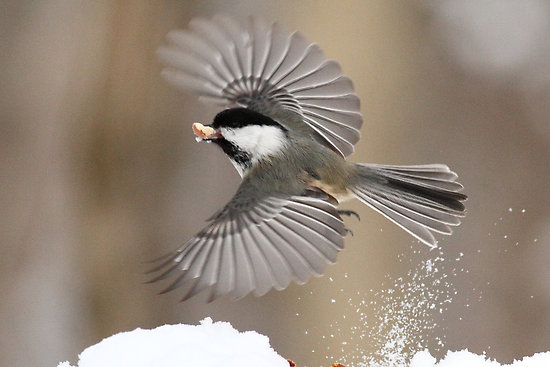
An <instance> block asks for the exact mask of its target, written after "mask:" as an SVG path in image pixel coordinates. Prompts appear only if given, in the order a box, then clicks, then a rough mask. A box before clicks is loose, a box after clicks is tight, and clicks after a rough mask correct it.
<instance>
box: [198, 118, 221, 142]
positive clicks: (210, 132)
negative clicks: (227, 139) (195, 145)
mask: <svg viewBox="0 0 550 367" xmlns="http://www.w3.org/2000/svg"><path fill="white" fill-rule="evenodd" d="M193 132H194V133H195V136H196V138H195V139H196V140H197V141H203V140H206V141H211V140H213V139H218V138H221V134H220V133H219V132H218V131H216V130H215V129H214V128H213V127H212V126H210V125H203V124H201V123H200V122H195V123H194V124H193Z"/></svg>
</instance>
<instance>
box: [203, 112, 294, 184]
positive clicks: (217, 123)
mask: <svg viewBox="0 0 550 367" xmlns="http://www.w3.org/2000/svg"><path fill="white" fill-rule="evenodd" d="M193 132H194V133H195V135H196V139H197V141H207V142H212V143H215V144H217V145H219V146H220V147H221V148H222V149H223V151H224V152H225V154H227V155H228V156H229V159H230V160H231V162H232V163H233V165H234V166H235V168H236V169H237V171H239V174H240V175H241V176H244V174H246V172H247V171H248V169H250V168H251V167H253V166H254V165H255V164H257V163H258V162H260V161H262V160H263V159H269V158H270V157H272V156H275V155H277V154H278V153H281V152H282V151H283V150H284V148H285V147H286V146H287V143H288V135H287V130H286V129H285V128H284V127H283V126H282V125H280V124H279V123H277V122H276V121H275V120H273V119H271V118H269V117H267V116H265V115H262V114H261V113H258V112H255V111H252V110H249V109H247V108H231V109H227V110H225V111H222V112H220V113H218V114H217V115H216V117H215V118H214V121H213V122H212V124H211V125H203V124H201V123H194V124H193Z"/></svg>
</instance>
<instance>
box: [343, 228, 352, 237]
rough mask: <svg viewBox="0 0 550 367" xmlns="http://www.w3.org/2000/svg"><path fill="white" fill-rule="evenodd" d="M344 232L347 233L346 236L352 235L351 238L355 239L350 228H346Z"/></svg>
mask: <svg viewBox="0 0 550 367" xmlns="http://www.w3.org/2000/svg"><path fill="white" fill-rule="evenodd" d="M344 230H345V231H346V235H348V234H350V235H351V237H353V231H352V230H351V229H349V228H344Z"/></svg>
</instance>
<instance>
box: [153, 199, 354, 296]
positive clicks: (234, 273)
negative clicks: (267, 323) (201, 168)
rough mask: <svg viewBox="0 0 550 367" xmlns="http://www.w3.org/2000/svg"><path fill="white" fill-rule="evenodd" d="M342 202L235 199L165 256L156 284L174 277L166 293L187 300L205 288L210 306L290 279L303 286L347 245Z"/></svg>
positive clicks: (283, 285) (264, 290)
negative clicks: (180, 293) (177, 293)
mask: <svg viewBox="0 0 550 367" xmlns="http://www.w3.org/2000/svg"><path fill="white" fill-rule="evenodd" d="M236 197H238V193H237V195H236ZM336 205H337V202H336V201H335V200H334V199H333V198H331V197H330V196H328V195H326V194H324V193H318V192H315V193H312V194H308V195H307V196H288V197H276V196H271V197H266V198H262V199H259V200H255V202H253V203H247V204H245V205H243V204H242V203H241V202H240V201H239V200H235V198H234V199H232V201H230V202H229V203H228V204H227V206H226V207H225V208H224V209H222V210H221V211H220V212H219V213H217V214H216V215H215V216H214V217H213V218H212V219H211V222H210V224H209V225H208V226H207V227H206V228H204V229H203V230H202V231H201V232H199V233H198V234H197V235H196V236H195V237H193V238H192V239H190V240H189V241H187V242H186V243H185V244H184V245H183V246H181V247H180V248H179V249H178V250H177V251H175V252H174V253H172V254H170V255H167V256H166V257H163V258H162V261H163V262H162V263H161V264H160V265H158V266H157V267H156V268H154V269H152V270H151V272H161V273H160V274H159V275H157V276H156V277H155V278H154V279H152V280H151V282H155V281H158V280H161V279H165V278H167V277H174V276H175V279H174V280H173V281H172V283H171V284H170V286H169V287H168V288H166V289H165V290H164V291H163V292H162V293H165V292H168V291H171V290H173V289H175V288H177V287H179V286H184V295H183V298H182V301H183V300H186V299H188V298H189V297H191V296H193V295H195V294H197V293H199V292H201V291H202V290H204V289H206V288H210V289H211V293H210V298H209V301H212V300H214V299H216V298H218V297H220V296H222V295H225V294H231V295H232V298H234V299H238V298H242V297H244V296H246V295H247V294H249V293H251V292H254V294H255V295H257V296H261V295H263V294H265V293H267V292H268V291H269V290H270V289H271V288H275V289H278V290H281V289H284V288H286V287H288V285H289V283H290V281H291V280H295V281H296V282H297V283H299V284H302V283H305V282H306V281H307V280H308V279H309V278H310V276H311V275H321V274H322V273H323V271H324V269H325V266H326V265H327V264H328V263H334V262H335V261H336V256H337V254H338V252H339V251H340V250H342V248H343V242H344V239H343V237H344V235H345V234H346V230H345V227H344V224H343V222H342V219H341V218H340V216H339V214H338V211H337V209H336Z"/></svg>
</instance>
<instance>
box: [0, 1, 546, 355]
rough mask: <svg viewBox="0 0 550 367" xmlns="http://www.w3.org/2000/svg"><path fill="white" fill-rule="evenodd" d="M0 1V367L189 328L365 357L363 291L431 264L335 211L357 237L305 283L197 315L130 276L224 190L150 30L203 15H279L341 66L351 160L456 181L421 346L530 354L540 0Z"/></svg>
mask: <svg viewBox="0 0 550 367" xmlns="http://www.w3.org/2000/svg"><path fill="white" fill-rule="evenodd" d="M0 6H1V9H2V11H1V12H0V39H1V40H2V41H1V42H0V76H1V83H0V131H1V133H0V141H1V144H0V172H1V173H0V210H1V212H0V213H1V215H0V231H1V237H0V241H1V243H0V292H1V294H2V296H1V298H0V340H1V345H0V349H1V351H0V364H1V365H2V366H38V365H40V366H47V365H49V366H52V365H53V366H55V365H57V362H59V361H64V360H69V361H71V362H72V363H73V364H75V363H76V361H77V356H78V353H79V352H80V351H82V350H83V349H84V348H85V347H87V346H89V345H92V344H95V343H97V342H99V341H100V340H101V339H102V338H105V337H107V336H110V335H112V334H114V333H117V332H121V331H128V330H133V329H135V328H137V327H141V328H153V327H156V326H159V325H163V324H165V323H180V322H182V323H191V324H195V323H198V321H200V320H201V319H203V318H204V317H206V316H211V317H212V318H213V319H214V320H216V321H217V320H222V321H229V322H231V323H232V324H233V325H234V326H235V327H236V328H238V329H240V330H257V331H258V332H261V333H263V334H265V335H268V336H269V337H270V340H271V344H272V346H273V347H274V348H275V349H276V350H277V351H278V352H279V354H281V355H283V356H285V357H288V358H291V359H293V360H295V361H296V362H297V363H298V365H299V366H306V365H307V366H328V365H330V363H332V362H339V361H340V362H343V361H344V362H346V363H348V364H355V365H358V363H359V362H360V359H361V357H360V354H365V355H369V354H372V353H375V352H376V350H375V349H376V348H377V346H376V345H374V344H373V343H372V340H370V339H372V338H373V337H374V336H373V335H370V336H369V335H367V336H365V337H358V335H360V334H361V330H362V329H363V328H373V327H375V326H376V322H378V321H377V320H378V319H377V317H378V318H380V314H379V315H378V316H376V315H375V314H374V313H375V312H376V311H373V307H371V306H369V299H370V297H371V296H372V295H373V294H375V293H377V292H381V291H382V290H384V289H387V288H388V286H393V285H395V284H394V283H396V282H398V281H399V279H404V278H406V277H407V273H409V275H410V271H411V270H414V269H416V268H417V267H418V265H419V264H421V263H422V262H423V261H425V260H426V259H428V258H433V256H434V252H433V251H429V250H428V249H427V248H425V247H424V246H423V245H421V244H420V243H418V242H416V241H413V240H411V238H410V237H409V236H408V235H407V234H406V233H405V232H404V231H401V230H400V229H399V228H398V227H396V226H394V225H393V224H391V223H390V222H389V221H387V220H386V219H384V218H382V217H381V216H379V215H378V214H376V213H375V212H374V211H372V210H370V209H368V208H366V207H364V206H362V205H360V204H359V203H356V202H351V203H348V204H346V205H345V207H346V208H349V209H354V210H356V211H358V212H359V213H360V214H361V221H360V222H357V221H356V220H355V219H353V218H350V219H346V223H347V226H348V227H349V228H351V229H352V230H353V232H354V233H355V235H354V236H353V237H348V238H347V239H346V249H345V250H344V251H343V252H342V253H341V255H340V256H339V260H338V263H337V264H336V265H334V266H329V267H328V268H327V274H326V275H325V276H324V277H321V278H314V279H312V280H311V281H310V282H308V283H307V284H306V285H303V286H297V285H296V284H293V285H291V286H290V287H289V288H288V289H287V290H285V291H282V292H277V291H271V292H270V293H268V294H267V295H266V296H264V297H262V298H256V297H254V296H249V297H247V298H245V299H243V300H241V301H239V302H230V301H228V300H226V299H221V300H218V301H216V302H214V303H211V304H205V302H204V301H205V297H204V295H201V296H199V297H197V298H196V299H192V300H190V301H188V302H185V303H180V302H178V301H179V299H178V292H177V291H176V292H172V293H170V294H166V295H163V296H158V295H156V293H158V292H159V291H161V290H162V289H163V286H164V285H166V284H162V285H159V284H153V285H150V284H144V282H145V281H146V280H147V276H145V275H144V271H145V270H146V269H147V268H148V265H147V264H145V262H146V261H147V260H150V259H153V258H155V257H157V256H159V255H160V254H163V253H165V252H167V251H170V250H172V249H175V248H176V247H178V246H179V245H180V244H181V243H183V241H185V240H186V239H188V238H189V237H191V236H192V235H193V234H195V233H196V232H197V231H198V230H199V229H201V228H202V226H203V225H204V220H205V219H206V218H208V217H209V216H210V215H211V214H212V213H214V212H215V211H216V210H217V209H218V208H219V207H220V206H221V205H222V204H223V203H225V202H226V201H227V200H229V198H230V197H231V196H232V194H233V193H234V191H235V189H236V188H237V185H238V184H239V180H240V179H239V177H238V175H237V173H236V172H235V170H234V168H233V167H232V166H231V164H230V163H229V161H228V160H227V159H226V158H225V156H224V155H223V154H222V152H221V151H219V150H218V149H215V147H213V146H210V145H207V144H197V143H196V142H195V140H194V139H193V134H192V131H191V123H192V122H195V121H202V122H209V121H210V120H211V119H212V117H213V116H214V115H215V113H216V112H217V111H216V109H214V108H212V107H210V106H203V105H200V104H198V103H197V100H196V98H195V97H194V96H193V95H190V94H186V93H183V92H179V91H176V90H174V89H171V88H170V87H168V86H167V85H166V84H164V83H163V82H162V80H161V79H160V77H159V72H160V70H161V65H160V63H159V62H158V61H157V59H156V57H155V50H156V48H157V47H158V46H159V45H160V44H162V43H163V39H164V36H165V34H166V33H167V32H168V31H169V30H171V29H174V28H185V27H186V25H187V23H188V21H189V20H190V19H191V18H192V17H195V16H198V15H201V16H210V15H212V14H214V13H217V12H225V13H229V14H234V15H237V16H246V15H249V14H259V15H262V16H263V17H264V18H266V19H268V20H273V21H275V20H276V21H279V22H281V23H282V24H283V25H284V26H285V27H286V28H287V29H288V30H290V31H292V30H300V31H301V32H302V33H303V34H304V35H305V36H306V37H307V38H308V39H309V40H310V41H313V42H316V43H319V44H320V45H321V47H322V48H323V50H324V51H325V53H326V55H327V56H328V57H329V58H334V59H337V60H339V61H340V63H341V65H342V68H343V70H344V72H345V74H347V75H348V76H349V77H351V79H352V80H353V81H354V83H355V86H356V91H357V94H358V95H359V97H360V98H361V100H362V112H363V114H364V118H365V124H364V126H363V130H362V134H363V135H362V140H361V141H360V142H359V143H358V145H357V146H356V153H355V154H354V155H352V156H351V160H353V161H357V162H360V161H361V162H377V163H387V164H417V163H447V164H448V165H449V166H450V167H451V168H452V169H453V170H455V171H456V172H458V173H459V175H460V182H461V183H463V184H464V186H465V188H466V190H465V191H466V193H467V194H468V196H469V200H468V202H467V209H468V214H467V217H466V218H465V219H464V221H463V224H462V225H461V226H460V227H458V228H457V229H456V230H455V233H454V234H453V236H451V237H445V238H441V237H440V246H441V255H438V256H440V257H441V258H442V259H443V260H441V263H442V264H443V265H445V266H443V267H442V268H441V272H442V273H445V274H447V275H446V276H447V278H446V282H445V285H444V286H445V287H447V288H449V289H452V292H451V293H452V295H451V296H452V297H446V299H443V300H442V301H441V300H436V301H437V302H440V301H441V303H445V305H444V306H443V309H442V310H441V312H435V315H432V316H429V317H430V318H431V317H433V318H434V323H433V325H432V326H430V327H427V328H426V329H430V333H429V335H430V336H428V334H426V335H424V334H423V333H424V332H423V331H419V333H420V334H419V335H417V336H416V337H417V338H419V339H421V340H422V347H429V348H430V349H431V350H433V351H435V353H436V355H437V353H440V354H441V353H444V352H445V351H446V350H458V349H463V348H468V349H469V350H470V351H473V352H476V353H482V352H484V351H485V352H486V353H487V355H488V356H490V357H492V358H496V359H497V360H499V361H500V362H501V363H510V362H511V361H512V359H514V358H520V357H522V356H525V355H531V354H533V353H535V352H540V351H546V350H548V349H550V266H549V263H550V193H549V182H550V121H549V117H550V42H548V40H549V39H550V3H549V2H548V1H543V0H523V1H510V0H501V1H489V0H484V1H477V0H463V1H454V2H453V1H428V0H426V1H423V0H415V1H407V2H405V1H397V0H395V1H393V0H391V1H388V0H378V1H374V0H373V1H359V0H358V1H344V0H338V1H328V0H327V1H299V2H298V1H290V0H289V1H255V0H254V1H253V0H241V1H224V0H218V1H213V0H207V1H205V0H201V1H184V0H177V1H176V0H162V1H141V0H132V1H129V0H108V1H107V0H96V1H92V0H40V1H33V0H20V1H0ZM436 251H437V250H436ZM388 279H397V281H393V280H392V281H390V283H391V284H388ZM403 282H404V283H405V284H408V282H407V280H406V279H404V280H403ZM421 286H425V287H427V288H429V287H430V285H429V284H422V283H421ZM405 288H406V285H405ZM427 291H428V292H427V297H428V298H429V297H430V293H429V292H430V289H427ZM373 292H374V293H373ZM372 297H373V296H372ZM447 298H449V299H447ZM450 298H452V302H447V301H450ZM443 301H445V302H443ZM419 306H420V307H422V304H420V305H419ZM382 317H384V316H383V315H382ZM409 317H410V319H411V320H412V319H414V318H415V317H417V318H419V319H418V320H415V322H423V321H424V320H423V319H422V318H423V317H424V316H422V315H420V316H418V315H417V316H415V315H414V314H412V315H410V316H409ZM390 322H391V320H390ZM358 330H359V331H358ZM427 331H428V330H425V332H426V333H427ZM415 332H416V331H415ZM378 337H380V338H382V339H384V338H385V337H386V336H384V335H379V336H378ZM435 341H438V342H437V343H435ZM343 343H345V344H343ZM442 343H443V344H444V345H443V346H441V344H442ZM438 344H439V345H438ZM414 347H415V348H418V347H417V346H414ZM438 348H439V349H438ZM440 354H439V355H440Z"/></svg>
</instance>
